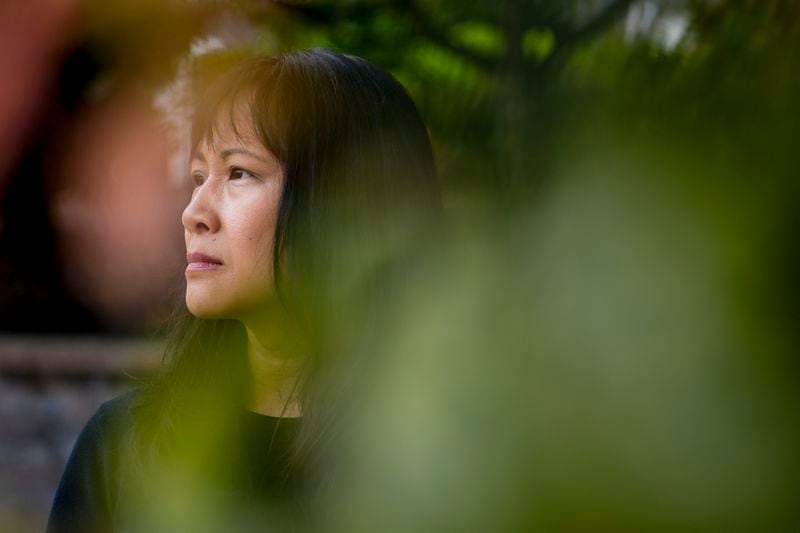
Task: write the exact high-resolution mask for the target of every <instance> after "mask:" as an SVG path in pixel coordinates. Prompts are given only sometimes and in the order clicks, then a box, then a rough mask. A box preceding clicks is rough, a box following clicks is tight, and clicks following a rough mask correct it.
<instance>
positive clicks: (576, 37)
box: [541, 0, 633, 70]
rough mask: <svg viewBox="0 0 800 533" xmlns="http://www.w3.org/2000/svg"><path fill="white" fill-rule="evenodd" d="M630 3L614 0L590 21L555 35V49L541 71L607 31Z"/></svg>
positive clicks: (627, 0)
mask: <svg viewBox="0 0 800 533" xmlns="http://www.w3.org/2000/svg"><path fill="white" fill-rule="evenodd" d="M632 3H633V0H614V1H613V2H611V3H610V4H608V5H607V6H606V7H605V8H604V9H603V10H602V11H600V12H599V13H598V14H597V15H595V16H594V17H593V18H592V19H591V20H589V21H587V22H585V23H584V24H583V25H581V26H579V27H578V28H575V29H573V30H572V31H570V32H568V33H566V34H564V33H557V34H556V49H555V50H553V53H552V54H550V57H548V58H547V60H545V62H544V63H542V65H541V68H542V69H543V70H548V69H550V68H551V67H552V66H553V65H555V64H556V63H557V62H559V61H561V59H563V58H564V56H565V55H566V54H567V53H568V52H569V51H570V50H572V49H573V48H575V47H576V46H579V45H580V44H583V43H584V42H586V41H589V40H590V39H592V38H594V37H595V36H597V35H598V34H600V33H602V32H603V31H605V30H606V29H608V27H609V26H611V25H612V24H614V23H615V22H616V21H617V20H618V19H619V18H620V17H621V16H622V15H623V14H624V13H625V12H626V11H627V10H628V7H630V5H631V4H632Z"/></svg>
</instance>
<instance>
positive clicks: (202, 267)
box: [186, 262, 222, 272]
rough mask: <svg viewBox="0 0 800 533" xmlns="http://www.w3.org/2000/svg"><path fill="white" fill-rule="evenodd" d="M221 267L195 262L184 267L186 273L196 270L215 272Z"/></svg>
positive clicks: (217, 264) (219, 265)
mask: <svg viewBox="0 0 800 533" xmlns="http://www.w3.org/2000/svg"><path fill="white" fill-rule="evenodd" d="M221 267H222V265H221V264H219V263H204V262H196V263H189V264H188V265H187V266H186V272H196V271H198V270H217V269H218V268H221Z"/></svg>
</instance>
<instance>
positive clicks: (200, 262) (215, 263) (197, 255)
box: [186, 252, 222, 272]
mask: <svg viewBox="0 0 800 533" xmlns="http://www.w3.org/2000/svg"><path fill="white" fill-rule="evenodd" d="M186 261H187V262H188V263H189V264H188V265H187V267H186V272H196V271H202V270H216V269H218V268H220V267H221V266H222V261H220V260H219V259H217V258H216V257H214V256H213V255H207V254H204V253H201V252H191V253H188V254H186Z"/></svg>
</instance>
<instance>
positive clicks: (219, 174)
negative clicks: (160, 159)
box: [181, 114, 284, 319]
mask: <svg viewBox="0 0 800 533" xmlns="http://www.w3.org/2000/svg"><path fill="white" fill-rule="evenodd" d="M240 115H242V116H243V114H240ZM219 126H220V127H219V128H218V135H216V136H215V139H214V146H213V147H212V146H209V145H208V143H207V141H203V142H201V143H200V144H199V145H198V146H197V148H196V149H195V151H194V152H193V154H192V160H191V175H192V181H193V182H194V185H195V188H194V191H193V192H192V199H191V201H190V202H189V205H188V206H187V207H186V209H185V210H184V211H183V216H182V217H181V218H182V222H183V226H184V228H185V231H184V235H185V239H186V253H187V263H188V266H187V268H186V306H187V307H188V308H189V311H190V312H191V313H192V314H193V315H195V316H197V317H200V318H234V319H238V318H242V317H243V316H245V315H246V314H247V313H249V312H251V311H254V310H257V309H258V307H259V304H262V303H264V302H265V301H267V300H269V298H270V296H271V295H272V294H273V286H274V282H273V279H274V273H273V268H272V247H273V243H274V233H275V223H276V220H277V213H278V205H279V202H280V196H281V190H282V186H283V179H284V177H283V170H282V168H281V165H280V163H279V161H278V160H277V159H276V158H275V156H274V155H272V154H271V153H270V152H269V151H268V150H267V149H266V148H264V147H263V146H262V144H261V143H260V141H259V140H258V138H257V136H256V133H255V130H254V128H253V126H252V123H251V122H250V120H248V119H243V120H239V121H238V122H237V124H236V129H237V130H238V133H239V135H238V136H237V135H236V134H235V132H234V131H233V128H232V127H231V126H230V125H229V124H228V123H227V122H221V123H220V124H219ZM195 254H204V255H206V256H210V257H211V258H213V261H214V263H209V262H207V261H206V260H205V259H204V258H202V257H196V256H195Z"/></svg>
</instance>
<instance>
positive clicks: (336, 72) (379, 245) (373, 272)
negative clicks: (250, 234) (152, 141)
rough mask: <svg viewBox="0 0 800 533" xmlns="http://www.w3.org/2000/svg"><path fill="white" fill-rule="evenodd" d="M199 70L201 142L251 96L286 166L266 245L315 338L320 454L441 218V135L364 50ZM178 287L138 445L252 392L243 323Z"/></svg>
mask: <svg viewBox="0 0 800 533" xmlns="http://www.w3.org/2000/svg"><path fill="white" fill-rule="evenodd" d="M198 80H201V81H200V85H202V87H201V90H200V91H199V95H198V97H197V99H196V102H195V108H196V113H195V115H194V118H193V125H192V136H191V137H192V146H193V147H194V146H197V144H198V143H199V142H201V141H203V140H208V141H209V142H213V138H214V135H215V131H216V128H217V127H218V125H219V120H220V117H225V116H227V117H229V118H230V123H231V125H233V126H234V128H236V121H235V120H234V116H235V109H236V108H237V105H240V104H241V103H244V104H245V105H246V109H249V112H250V118H251V120H252V124H253V125H254V127H255V131H256V132H257V134H258V137H259V139H260V140H261V142H262V143H263V145H264V146H265V147H266V148H267V149H268V150H269V151H270V152H272V153H273V154H274V155H275V156H276V158H277V159H278V160H279V161H280V163H281V165H282V168H283V172H284V182H283V183H284V185H283V190H282V194H281V198H280V204H279V212H278V217H277V223H276V228H275V238H274V246H273V249H272V250H271V251H268V250H265V253H270V252H271V253H272V264H273V272H274V274H275V275H274V279H275V288H276V294H277V296H278V298H279V300H280V302H281V305H282V306H283V308H284V309H285V311H286V313H287V315H288V316H290V317H291V319H292V321H293V323H295V324H297V330H298V331H300V332H302V335H303V336H304V337H305V338H306V340H307V341H308V343H309V345H310V346H311V353H310V354H309V355H310V357H308V358H307V362H308V364H307V365H306V367H305V370H304V372H303V374H302V381H301V386H300V387H299V391H300V393H301V398H302V401H301V405H302V409H303V419H302V422H301V430H300V433H299V435H298V438H297V442H296V446H295V452H296V453H295V456H294V458H293V461H294V462H295V463H301V462H302V463H306V464H308V463H310V462H311V461H312V459H314V458H315V457H318V455H317V454H316V451H317V450H319V449H320V446H321V445H322V444H324V442H325V441H326V438H327V437H326V436H327V435H331V434H332V433H334V432H335V430H336V416H335V414H336V406H337V405H339V399H337V398H338V397H339V396H341V394H342V391H343V390H344V389H345V388H346V386H347V383H346V382H347V381H348V380H349V379H350V378H351V377H352V376H348V373H352V372H358V370H357V368H356V365H357V364H358V363H357V362H356V361H357V360H358V358H357V357H354V356H353V354H354V353H356V352H358V351H359V348H358V346H357V345H358V342H359V340H358V339H359V338H360V337H363V335H364V334H367V335H372V334H374V333H375V331H374V329H373V328H372V326H371V321H372V320H374V319H375V317H376V316H377V313H378V312H379V310H380V309H381V308H383V307H385V305H386V303H387V298H389V295H390V294H391V291H392V289H391V288H390V287H391V286H393V285H394V286H395V287H396V286H398V285H397V284H396V283H395V282H396V281H397V280H398V279H399V278H401V277H402V276H403V275H404V273H406V272H408V271H410V270H411V269H412V266H413V265H414V264H416V263H417V261H416V259H417V258H416V254H418V253H419V252H420V250H422V249H424V246H425V244H426V243H430V242H431V239H432V238H433V237H434V236H436V235H439V234H440V230H441V229H442V228H441V226H442V220H443V219H442V217H441V197H440V189H439V185H438V183H437V176H436V171H435V165H434V158H433V154H432V149H431V143H430V140H429V137H428V133H427V130H426V128H425V125H424V123H423V121H422V119H421V117H420V114H419V112H418V110H417V108H416V107H415V105H414V103H413V102H412V100H411V98H410V97H409V95H408V94H407V92H406V91H405V90H404V88H403V87H402V85H401V84H400V83H399V82H398V81H397V80H396V79H395V78H393V77H392V76H391V75H390V74H388V73H387V72H385V71H383V70H381V69H380V68H378V67H376V66H375V65H373V64H371V63H369V62H367V61H366V60H364V59H361V58H359V57H355V56H352V55H347V54H342V53H338V52H335V51H331V50H327V49H322V48H314V49H311V50H304V51H294V52H289V53H284V54H281V55H276V56H270V57H249V58H247V59H245V60H244V61H240V62H238V63H237V64H236V65H235V66H233V67H231V68H227V69H226V70H225V71H224V72H223V73H221V74H219V75H215V76H213V77H211V78H209V77H205V78H198ZM226 113H227V114H226ZM184 283H185V280H184ZM179 296H181V298H180V300H179V301H178V302H177V304H176V306H175V310H174V312H173V314H172V317H171V318H170V320H169V322H168V324H167V325H166V326H165V330H166V332H167V343H166V349H165V351H164V354H163V358H162V365H161V369H160V371H159V372H158V373H157V375H155V376H154V377H153V379H151V380H150V381H149V382H148V383H147V386H146V388H145V394H144V396H143V397H144V399H145V401H144V402H143V406H142V408H143V409H144V411H145V412H146V413H147V414H146V415H145V416H142V417H140V420H142V421H143V423H142V424H141V427H140V428H139V431H138V433H139V434H140V435H139V436H147V437H148V438H146V439H144V438H142V439H140V440H139V446H140V447H142V448H143V449H145V450H149V451H152V450H156V449H160V447H161V446H163V445H165V444H166V443H167V442H169V439H168V438H167V435H168V434H169V432H170V430H174V429H176V428H178V427H179V426H186V427H188V426H189V425H191V422H190V421H193V420H194V421H196V422H197V423H196V424H195V429H198V428H207V427H208V425H209V424H208V420H209V419H210V420H214V419H215V418H214V413H216V414H218V415H220V416H219V417H218V418H217V420H221V421H223V422H224V419H225V413H226V412H229V411H228V410H229V409H230V408H232V407H235V406H236V405H241V402H242V395H241V391H242V390H243V383H244V381H243V380H244V376H245V372H246V370H245V357H246V346H247V338H246V330H245V329H244V326H243V324H241V323H240V322H238V321H235V320H224V319H199V318H196V317H194V316H193V315H191V314H190V313H189V311H188V309H187V308H186V305H185V302H184V301H183V299H182V296H183V295H182V294H181V295H179ZM376 327H377V326H376ZM348 365H349V366H348ZM331 376H337V377H336V378H334V379H331ZM343 376H345V377H344V378H342V377H343ZM209 433H213V432H209ZM207 436H208V435H207Z"/></svg>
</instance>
